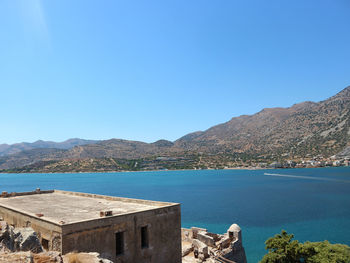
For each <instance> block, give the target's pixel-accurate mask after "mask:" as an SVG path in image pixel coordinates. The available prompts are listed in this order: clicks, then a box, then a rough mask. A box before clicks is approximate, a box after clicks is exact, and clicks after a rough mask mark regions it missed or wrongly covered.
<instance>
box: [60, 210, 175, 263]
mask: <svg viewBox="0 0 350 263" xmlns="http://www.w3.org/2000/svg"><path fill="white" fill-rule="evenodd" d="M145 226H147V232H148V247H145V248H141V227H145ZM117 232H123V233H124V234H123V235H124V238H123V239H124V243H123V247H124V250H123V253H122V254H121V255H118V256H116V237H115V233H117ZM62 233H63V237H62V239H63V247H62V253H63V254H65V253H68V252H70V251H78V252H89V251H95V252H98V253H100V254H101V256H102V257H104V258H108V259H111V260H113V261H114V262H122V263H126V262H130V263H131V262H138V263H146V262H147V263H159V262H167V263H180V262H181V215H180V205H173V206H169V207H164V208H157V209H153V210H147V211H143V212H138V213H131V214H127V215H123V216H118V217H110V218H108V217H104V218H101V219H98V220H91V221H86V222H80V223H77V224H67V225H64V226H63V229H62Z"/></svg>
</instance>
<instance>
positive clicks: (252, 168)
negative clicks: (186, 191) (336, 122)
mask: <svg viewBox="0 0 350 263" xmlns="http://www.w3.org/2000/svg"><path fill="white" fill-rule="evenodd" d="M315 168H350V166H333V167H332V166H327V167H319V166H318V167H294V168H292V167H288V168H270V167H266V168H261V167H244V168H243V167H232V168H224V169H164V170H141V171H130V170H123V171H121V170H119V171H91V172H85V171H84V172H2V171H0V175H1V174H92V173H94V174H102V173H104V174H105V173H107V174H108V173H144V172H176V171H225V170H245V171H255V170H294V169H315Z"/></svg>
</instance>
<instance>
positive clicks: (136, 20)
mask: <svg viewBox="0 0 350 263" xmlns="http://www.w3.org/2000/svg"><path fill="white" fill-rule="evenodd" d="M349 63H350V1H349V0H328V1H323V0H307V1H305V0H293V1H287V0H269V1H261V0H254V1H253V0H251V1H249V0H248V1H247V0H244V1H243V0H241V1H235V0H215V1H214V0H211V1H206V0H196V1H191V0H176V1H164V0H159V1H152V0H147V1H133V0H127V1H121V0H120V1H118V0H101V1H96V0H74V1H72V0H42V1H40V0H21V1H20V0H0V91H1V92H0V99H1V100H0V113H1V119H0V120H1V125H0V143H15V142H21V141H29V142H31V141H35V140H38V139H43V140H54V141H63V140H65V139H68V138H72V137H79V138H86V139H109V138H124V139H134V140H141V141H146V142H152V141H155V140H158V139H161V138H164V139H169V140H175V139H177V138H179V137H181V136H182V135H185V134H186V133H189V132H193V131H197V130H205V129H207V128H209V127H210V126H213V125H215V124H218V123H221V122H225V121H228V120H229V119H230V118H232V117H234V116H239V115H241V114H253V113H255V112H258V111H260V110H261V109H262V108H265V107H277V106H281V107H288V106H291V105H292V104H294V103H296V102H302V101H305V100H312V101H320V100H323V99H326V98H327V97H329V96H332V95H334V94H336V93H337V92H339V91H340V90H342V89H343V88H345V87H346V86H348V85H350V64H349Z"/></svg>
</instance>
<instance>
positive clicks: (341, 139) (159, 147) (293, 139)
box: [0, 87, 350, 170]
mask: <svg viewBox="0 0 350 263" xmlns="http://www.w3.org/2000/svg"><path fill="white" fill-rule="evenodd" d="M74 143H76V146H74V147H72V148H71V147H68V146H66V147H63V146H62V145H61V146H60V147H50V149H48V148H49V147H46V148H42V147H40V148H36V149H30V150H26V151H20V152H17V153H14V154H11V155H6V156H2V157H0V169H13V168H16V167H17V168H18V167H23V166H31V167H32V168H33V166H35V169H39V170H40V167H38V165H39V164H45V167H51V163H50V161H61V162H60V163H59V166H71V165H73V166H74V165H77V167H76V168H75V169H78V170H79V165H80V164H79V162H80V163H84V167H89V165H88V164H87V163H88V162H87V161H86V160H88V159H103V158H114V159H123V160H125V159H126V160H137V159H140V158H143V159H144V158H155V160H156V158H157V157H160V156H161V157H164V156H165V157H174V158H178V157H188V156H195V158H197V159H198V158H199V161H198V165H199V166H200V165H201V159H202V157H198V156H199V155H202V154H206V155H207V156H214V155H216V156H221V157H222V158H226V157H227V158H231V157H230V156H237V155H244V158H251V157H254V158H257V157H259V158H260V157H261V158H263V159H265V160H274V159H276V158H279V157H284V158H291V159H292V158H303V157H307V156H316V155H322V156H324V157H329V156H331V155H335V154H338V153H339V154H341V156H342V157H346V156H349V155H350V150H349V147H350V87H347V88H345V89H344V90H342V91H341V92H339V93H338V94H336V95H335V96H333V97H331V98H329V99H327V100H324V101H321V102H317V103H316V102H309V101H308V102H303V103H299V104H295V105H293V106H291V107H289V108H266V109H263V110H262V111H260V112H258V113H256V114H254V115H243V116H239V117H235V118H232V119H231V120H230V121H228V122H226V123H223V124H219V125H217V126H214V127H212V128H209V129H208V130H206V131H199V132H195V133H191V134H187V135H185V136H183V137H182V138H180V139H178V140H176V141H175V142H170V141H166V140H159V141H157V142H154V143H144V142H138V141H127V140H120V139H111V140H106V141H99V142H96V141H80V142H79V141H78V142H74ZM74 143H68V144H65V145H70V146H72V145H73V144H74ZM83 144H84V145H83ZM52 146H54V145H52ZM0 149H1V148H0ZM3 152H4V150H3ZM232 158H233V157H232ZM234 158H235V157H234ZM63 160H64V161H63ZM80 160H85V161H83V162H82V161H80ZM62 161H63V162H62ZM67 162H68V163H69V165H67ZM104 162H105V161H102V162H101V161H97V162H96V163H100V164H101V163H104ZM113 162H114V161H108V163H109V164H108V166H109V167H113V166H114V164H113ZM147 162H148V161H147ZM187 163H188V162H187ZM118 165H119V164H118ZM185 165H187V164H185ZM74 167H75V166H74ZM118 167H120V166H118ZM182 167H184V166H182ZM65 169H66V168H65ZM98 169H100V168H98ZM98 169H97V170H98ZM93 170H96V169H93Z"/></svg>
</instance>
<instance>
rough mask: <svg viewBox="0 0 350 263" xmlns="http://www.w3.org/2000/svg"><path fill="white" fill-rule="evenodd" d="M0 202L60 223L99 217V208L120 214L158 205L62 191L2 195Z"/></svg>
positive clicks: (144, 209) (5, 205)
mask: <svg viewBox="0 0 350 263" xmlns="http://www.w3.org/2000/svg"><path fill="white" fill-rule="evenodd" d="M0 205H1V206H4V207H8V208H13V209H14V210H16V211H21V212H23V213H25V214H28V215H32V216H35V217H38V216H37V215H41V216H39V217H40V218H42V219H44V220H45V221H49V222H52V223H56V224H60V225H64V224H71V223H75V222H81V221H85V220H92V219H99V218H100V211H112V213H113V215H123V214H127V213H134V212H139V211H146V210H149V209H153V208H158V207H159V206H157V205H154V204H153V203H152V202H150V203H149V204H147V203H136V202H128V201H125V200H124V201H119V200H108V199H104V198H93V197H85V196H78V195H71V194H67V193H63V192H62V193H61V192H53V193H48V194H37V195H28V196H25V195H24V196H15V197H10V198H1V199H0Z"/></svg>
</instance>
